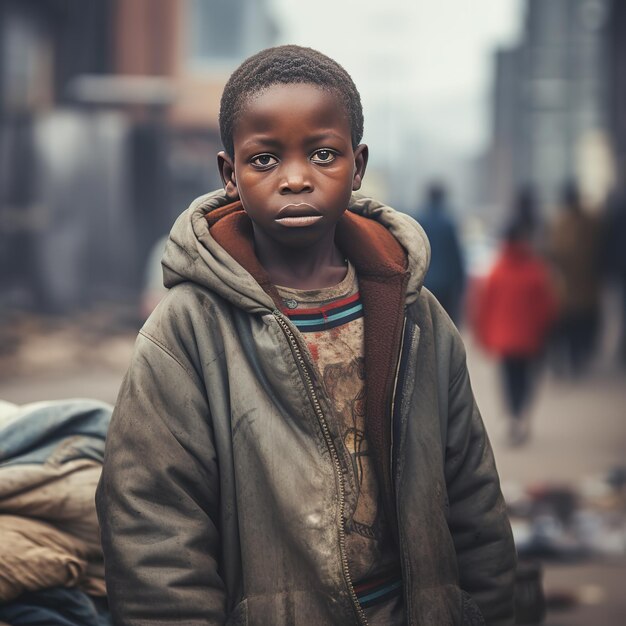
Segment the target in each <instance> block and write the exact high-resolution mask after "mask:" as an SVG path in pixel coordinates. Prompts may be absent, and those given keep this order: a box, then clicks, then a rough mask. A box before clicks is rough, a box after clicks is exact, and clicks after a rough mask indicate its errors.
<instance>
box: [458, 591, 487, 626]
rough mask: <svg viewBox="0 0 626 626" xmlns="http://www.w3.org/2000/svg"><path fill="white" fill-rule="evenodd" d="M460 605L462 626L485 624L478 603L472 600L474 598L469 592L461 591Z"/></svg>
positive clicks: (482, 625) (484, 625)
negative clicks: (461, 608)
mask: <svg viewBox="0 0 626 626" xmlns="http://www.w3.org/2000/svg"><path fill="white" fill-rule="evenodd" d="M461 596H462V603H463V604H462V607H463V620H462V622H461V625H462V626H486V622H485V618H484V617H483V614H482V613H481V612H480V609H479V608H478V605H477V604H476V602H475V601H474V598H472V596H470V594H469V593H466V592H465V591H461Z"/></svg>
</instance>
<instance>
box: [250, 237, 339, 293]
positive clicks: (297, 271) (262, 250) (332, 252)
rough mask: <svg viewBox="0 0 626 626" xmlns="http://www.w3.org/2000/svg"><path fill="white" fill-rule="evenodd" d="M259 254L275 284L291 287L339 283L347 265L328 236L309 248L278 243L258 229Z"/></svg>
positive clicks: (323, 285) (305, 287)
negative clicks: (290, 246) (326, 239)
mask: <svg viewBox="0 0 626 626" xmlns="http://www.w3.org/2000/svg"><path fill="white" fill-rule="evenodd" d="M254 243H255V250H256V254H257V256H258V258H259V261H260V262H261V265H262V266H263V267H264V269H265V271H266V272H267V273H268V275H269V277H270V280H271V281H272V283H273V284H274V285H279V286H281V287H289V288H291V289H306V290H308V289H324V288H325V287H332V286H334V285H337V284H338V283H340V282H341V281H342V280H343V279H344V278H345V276H346V272H347V264H346V260H345V258H344V256H343V254H341V251H340V250H339V248H338V247H337V245H336V244H335V242H334V239H329V240H328V241H326V242H320V244H319V245H317V246H313V247H310V248H305V249H299V248H287V247H282V246H277V245H276V244H275V243H274V242H271V241H268V240H267V238H266V237H264V236H263V235H262V234H260V233H258V232H257V231H256V229H255V232H254Z"/></svg>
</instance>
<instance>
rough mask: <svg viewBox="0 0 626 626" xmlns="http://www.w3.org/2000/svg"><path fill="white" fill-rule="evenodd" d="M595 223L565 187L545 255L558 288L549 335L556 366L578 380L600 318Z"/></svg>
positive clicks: (571, 188)
mask: <svg viewBox="0 0 626 626" xmlns="http://www.w3.org/2000/svg"><path fill="white" fill-rule="evenodd" d="M599 235H600V230H599V223H598V220H597V219H596V218H594V217H593V216H592V215H590V214H589V213H587V212H586V211H585V210H583V206H582V202H581V200H580V195H579V192H578V188H577V186H576V184H575V183H573V182H568V183H566V184H565V185H564V187H563V190H562V199H561V209H560V212H559V214H558V216H557V217H556V219H555V220H554V222H553V224H552V226H551V228H550V231H549V236H548V242H547V252H548V255H549V257H550V258H551V260H552V262H553V264H554V268H555V270H556V274H557V277H558V283H559V286H560V295H561V300H562V302H561V318H560V320H559V324H558V327H557V329H556V333H555V335H554V348H555V358H556V365H557V368H558V367H562V368H564V369H565V371H566V372H567V373H569V374H573V375H578V374H580V373H582V372H583V371H584V369H585V368H586V366H587V365H588V363H589V361H590V359H591V357H592V355H593V350H594V347H595V340H596V337H597V332H598V322H599V312H600V276H599Z"/></svg>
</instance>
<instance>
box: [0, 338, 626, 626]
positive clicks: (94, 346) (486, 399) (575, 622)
mask: <svg viewBox="0 0 626 626" xmlns="http://www.w3.org/2000/svg"><path fill="white" fill-rule="evenodd" d="M68 332H69V334H68ZM133 340H134V336H133V333H131V332H127V333H122V334H119V335H117V336H114V337H112V338H111V337H106V336H105V338H100V339H98V338H95V339H94V338H93V337H89V338H88V340H87V341H85V339H84V338H83V339H82V340H81V341H76V342H73V341H72V335H71V331H67V330H64V331H63V332H61V333H57V334H56V335H55V334H54V333H52V334H51V335H50V334H49V335H48V336H44V337H40V338H36V337H35V338H32V339H31V340H28V341H26V342H24V344H23V346H22V353H23V354H22V359H21V360H19V361H18V362H16V364H15V365H11V362H10V361H7V360H6V359H5V361H4V364H3V367H2V368H0V373H1V375H0V399H3V400H7V401H10V402H16V403H25V402H30V401H35V400H44V399H56V398H65V397H71V396H82V397H92V398H98V399H102V400H105V401H108V402H114V401H115V397H116V394H117V388H118V386H119V383H120V380H121V378H122V376H123V372H124V370H125V368H126V364H127V362H128V359H129V356H130V353H131V350H132V343H133ZM466 343H467V347H468V363H469V367H470V372H471V375H472V382H473V386H474V391H475V394H476V397H477V400H478V403H479V406H480V408H481V412H482V414H483V417H484V420H485V423H486V425H487V428H488V431H489V433H490V437H491V439H492V443H493V447H494V450H495V454H496V459H497V463H498V468H499V471H500V475H501V478H502V482H503V484H504V485H507V484H511V483H515V484H519V485H527V484H529V483H538V482H541V483H543V482H546V481H549V482H554V483H559V484H567V485H571V486H576V485H578V484H581V482H582V481H585V480H588V479H589V478H590V477H593V476H594V475H598V474H603V473H605V472H606V471H607V470H608V469H609V468H611V467H615V466H618V465H624V464H626V454H625V452H626V373H624V372H622V373H619V372H617V371H616V369H615V368H614V367H613V366H612V365H611V363H610V359H608V358H605V359H604V360H600V362H598V363H597V364H596V365H595V366H594V368H593V371H592V372H591V373H590V375H589V376H588V377H587V378H585V379H582V380H580V381H577V382H576V383H571V382H564V381H561V380H558V379H556V378H555V377H554V376H552V375H550V374H546V375H544V377H543V378H542V380H541V381H540V383H539V387H538V390H537V398H536V402H535V405H534V407H533V428H532V439H531V441H530V442H529V443H528V444H527V445H526V446H524V447H521V448H514V449H511V448H509V447H508V446H507V445H505V444H504V442H503V429H502V426H503V425H504V420H503V415H504V412H503V405H502V400H501V397H500V393H499V380H498V376H497V369H496V367H495V365H494V364H493V363H492V362H491V361H490V360H488V359H487V358H486V357H485V356H484V355H483V354H482V353H481V352H480V351H479V350H478V349H476V347H475V346H474V345H473V342H472V340H471V338H469V337H468V338H467V339H466ZM609 348H610V346H609ZM609 356H610V355H609ZM625 583H626V559H625V558H624V557H623V556H622V557H621V558H619V557H613V558H611V559H609V560H605V561H594V562H585V563H579V564H575V565H571V564H570V565H548V566H547V567H546V570H545V588H546V590H547V591H548V593H550V594H556V593H559V594H561V595H562V594H563V593H564V594H565V595H567V596H572V595H573V596H575V598H576V604H575V606H572V607H570V608H569V609H567V610H561V611H551V612H550V613H549V615H548V618H547V620H546V622H545V623H546V624H548V625H549V626H583V625H584V626H595V625H600V626H613V625H616V626H617V625H618V624H624V623H626V620H625V618H624V616H625V615H626V594H624V591H623V590H624V588H625Z"/></svg>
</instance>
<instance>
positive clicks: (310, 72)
mask: <svg viewBox="0 0 626 626" xmlns="http://www.w3.org/2000/svg"><path fill="white" fill-rule="evenodd" d="M291 83H305V84H311V85H316V86H318V87H320V88H321V89H325V90H329V91H332V92H333V93H335V94H336V95H337V96H338V97H339V98H340V99H341V101H342V102H343V105H344V107H345V109H346V113H347V115H348V119H349V121H350V129H351V138H352V147H353V148H356V147H357V146H358V145H359V143H360V142H361V138H362V137H363V107H362V106H361V96H360V95H359V92H358V90H357V88H356V85H355V84H354V81H353V80H352V78H351V77H350V74H348V72H346V70H345V69H343V67H341V65H339V63H337V62H336V61H334V60H333V59H331V58H330V57H327V56H326V55H325V54H322V53H321V52H318V51H317V50H313V49H312V48H304V47H302V46H294V45H287V46H276V47H274V48H267V49H265V50H261V52H258V53H257V54H255V55H253V56H251V57H249V58H248V59H246V60H245V61H244V62H243V63H242V64H241V65H240V66H239V67H238V68H237V69H236V70H235V71H234V72H233V73H232V75H231V76H230V78H229V79H228V82H227V83H226V86H225V87H224V93H223V94H222V99H221V102H220V117H219V122H220V135H221V137H222V143H223V144H224V149H225V150H226V152H227V153H228V154H229V155H230V156H231V157H234V153H235V149H234V145H233V132H234V128H235V124H236V123H237V117H238V116H239V114H240V113H241V111H242V109H243V108H244V106H245V104H246V103H247V102H248V100H249V99H250V98H251V97H252V96H253V95H255V94H257V93H259V92H260V91H263V90H265V89H267V88H268V87H271V86H272V85H276V84H291Z"/></svg>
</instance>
